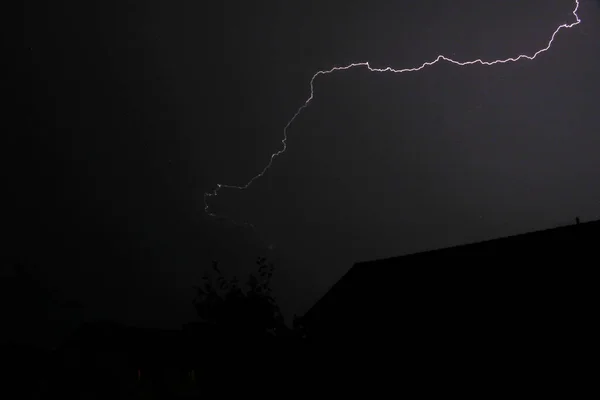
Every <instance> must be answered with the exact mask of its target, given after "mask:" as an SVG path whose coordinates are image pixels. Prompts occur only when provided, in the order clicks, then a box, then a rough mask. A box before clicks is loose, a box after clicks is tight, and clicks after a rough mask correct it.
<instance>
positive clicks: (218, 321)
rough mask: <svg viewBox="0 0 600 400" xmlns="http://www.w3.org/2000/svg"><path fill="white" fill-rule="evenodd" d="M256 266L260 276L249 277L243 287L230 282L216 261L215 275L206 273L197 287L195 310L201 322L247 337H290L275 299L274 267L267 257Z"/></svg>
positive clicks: (259, 259)
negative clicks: (286, 334) (273, 287)
mask: <svg viewBox="0 0 600 400" xmlns="http://www.w3.org/2000/svg"><path fill="white" fill-rule="evenodd" d="M256 264H257V265H258V273H257V274H254V273H252V274H250V275H249V277H248V280H247V282H246V284H245V285H243V286H240V283H239V281H238V279H237V277H235V276H234V277H233V278H231V279H227V278H226V277H225V276H223V274H222V272H221V271H220V269H219V261H217V260H214V261H213V265H212V270H213V272H214V274H211V273H205V275H204V277H203V278H202V282H201V284H200V286H194V289H195V290H196V297H195V299H194V307H195V309H196V313H197V315H198V317H199V318H200V320H201V321H203V322H206V323H210V324H215V325H219V326H221V327H225V328H231V329H234V330H235V331H236V332H238V333H243V334H247V335H262V334H265V333H268V334H271V335H282V334H285V333H289V329H288V328H287V327H286V326H285V324H284V319H283V315H282V313H281V311H280V309H279V306H278V305H277V302H276V300H275V298H274V297H273V291H272V287H271V279H272V276H273V270H274V265H273V263H271V262H268V261H267V259H266V258H265V257H258V258H257V260H256ZM215 274H216V276H214V275H215Z"/></svg>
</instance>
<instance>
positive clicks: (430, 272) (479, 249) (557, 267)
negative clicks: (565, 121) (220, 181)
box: [302, 221, 600, 340]
mask: <svg viewBox="0 0 600 400" xmlns="http://www.w3.org/2000/svg"><path fill="white" fill-rule="evenodd" d="M598 239H600V221H594V222H588V223H577V224H574V225H569V226H563V227H558V228H553V229H546V230H542V231H536V232H530V233H525V234H519V235H514V236H509V237H504V238H499V239H494V240H488V241H483V242H479V243H472V244H466V245H460V246H455V247H449V248H443V249H438V250H432V251H425V252H421V253H416V254H408V255H404V256H400V257H393V258H387V259H381V260H375V261H367V262H359V263H356V264H354V266H352V268H350V270H349V271H348V272H347V273H346V274H345V275H344V276H343V277H342V278H341V279H340V280H339V281H338V282H337V283H335V284H334V285H333V286H332V287H331V289H330V290H329V291H328V292H327V293H326V294H325V295H324V296H323V297H322V298H321V299H320V300H319V301H317V303H315V305H314V306H313V307H312V308H311V309H309V310H308V312H307V313H306V314H305V315H304V316H303V317H302V322H303V324H304V326H305V327H306V329H307V332H311V334H312V336H313V337H320V338H326V337H329V338H338V339H339V337H342V336H343V337H348V338H350V337H353V338H354V339H352V340H355V339H356V337H357V335H359V333H358V332H360V335H359V336H360V337H369V335H370V333H369V332H367V331H368V329H367V328H365V326H367V325H368V326H378V327H380V328H379V329H383V328H382V326H386V327H388V328H389V327H390V326H393V325H394V323H396V322H397V321H398V319H400V320H402V321H403V326H407V325H411V326H412V325H414V324H421V325H422V326H429V324H435V322H433V321H438V322H439V321H441V320H444V321H446V322H448V321H449V320H450V319H451V320H452V321H454V322H453V323H457V322H456V321H462V322H461V324H463V325H461V326H466V325H464V324H467V325H468V324H471V323H472V321H474V320H477V319H479V318H484V319H485V318H488V317H489V318H491V317H490V316H491V315H494V316H495V317H494V318H496V320H501V319H502V318H508V315H510V316H511V319H510V321H513V322H514V321H515V320H519V321H527V318H528V317H527V316H526V315H530V314H531V313H534V312H533V311H532V310H533V309H534V308H535V309H536V310H537V311H535V313H537V316H538V317H540V318H541V316H542V315H545V316H546V317H549V315H550V314H549V313H551V312H555V313H556V314H555V316H557V318H558V315H562V316H563V317H565V318H566V315H567V314H561V312H558V311H557V310H564V309H565V307H567V308H569V307H570V308H571V311H570V313H569V316H570V317H569V318H571V317H573V318H574V316H575V315H579V314H578V313H582V312H583V310H584V309H587V307H588V305H587V304H591V303H587V301H588V300H589V298H588V296H591V293H592V289H593V286H594V283H593V282H595V280H593V279H592V277H593V276H594V275H595V270H596V265H598V260H597V258H598V254H599V253H598V251H597V248H598V247H597V246H598V244H600V242H599V240H598ZM550 310H553V311H550ZM535 313H534V314H535ZM399 315H401V317H399ZM450 315H452V317H450ZM424 316H428V318H429V319H428V320H427V321H425V320H423V318H425V317H424ZM536 318H537V317H536ZM394 321H395V322H394ZM506 321H509V320H506ZM513 322H510V323H513ZM390 324H391V325H390ZM365 329H367V331H365ZM394 329H395V328H394ZM432 329H433V328H432ZM336 340H337V339H336ZM348 340H350V339H348Z"/></svg>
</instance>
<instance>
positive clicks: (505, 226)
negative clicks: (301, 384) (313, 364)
mask: <svg viewBox="0 0 600 400" xmlns="http://www.w3.org/2000/svg"><path fill="white" fill-rule="evenodd" d="M223 3H224V4H220V5H216V4H209V3H207V4H205V3H202V2H197V1H193V2H192V1H163V2H158V1H154V0H152V1H123V2H119V3H118V4H107V3H106V2H103V3H100V4H97V5H96V4H93V5H92V4H88V3H87V2H86V3H85V4H83V3H82V2H75V1H67V2H65V1H62V2H53V3H51V4H46V5H44V6H41V5H39V4H38V2H32V1H25V2H23V3H22V6H21V5H19V6H21V7H24V9H23V8H18V7H19V6H15V5H13V6H12V7H14V8H15V9H14V10H11V11H14V12H12V13H9V12H7V13H6V15H5V17H4V18H6V19H7V20H8V21H6V22H10V24H4V29H5V30H6V35H4V36H5V38H7V39H5V40H6V43H5V46H6V49H7V50H6V51H5V52H4V56H5V57H6V59H7V60H9V62H7V63H4V65H3V68H6V71H5V73H4V74H3V75H4V82H3V94H4V96H5V97H6V98H7V99H8V101H9V104H10V106H9V107H8V108H5V109H4V111H5V113H6V115H5V118H4V120H5V125H4V126H5V128H4V129H3V135H2V140H3V144H2V152H3V157H2V159H3V163H4V164H5V165H4V166H3V170H4V171H5V175H6V178H5V179H4V184H5V187H6V188H7V189H8V190H7V192H6V193H7V195H5V196H4V197H8V199H9V201H8V202H7V203H5V205H4V207H3V210H4V216H3V221H4V222H3V227H4V230H5V231H6V232H7V233H8V235H4V236H5V237H6V239H4V240H5V246H6V247H5V248H6V250H5V252H4V255H3V258H4V260H3V263H4V265H3V268H4V269H6V268H8V266H9V265H10V264H11V263H14V262H24V263H27V264H30V265H35V266H36V267H35V270H36V271H37V272H36V273H37V274H38V275H39V279H41V280H42V281H43V282H44V284H45V285H47V286H48V287H49V288H51V289H52V290H53V291H55V292H57V293H60V294H61V296H63V297H65V298H70V299H76V300H77V301H79V302H81V303H82V304H83V305H84V311H81V312H79V313H78V315H79V316H78V317H73V318H82V317H81V316H82V315H83V316H85V318H97V317H107V318H112V319H116V320H119V321H123V322H126V323H130V324H136V325H145V326H162V327H176V326H179V325H180V324H181V323H182V322H186V321H188V320H191V319H192V318H193V317H194V314H193V311H194V310H193V307H192V305H191V300H192V298H193V295H194V293H193V291H192V289H191V287H192V285H194V284H195V283H197V282H198V281H199V279H200V278H201V276H202V274H203V272H204V271H205V270H207V269H208V268H209V267H210V261H211V260H212V259H221V260H222V269H223V270H224V271H226V273H227V274H237V275H238V276H243V275H244V274H247V273H248V272H250V271H251V270H253V269H254V267H255V265H254V260H255V258H256V256H257V255H262V254H264V253H265V251H266V250H265V248H266V246H267V245H272V250H269V251H268V253H269V255H270V256H271V257H272V259H273V260H274V261H275V262H276V266H277V269H276V270H275V276H274V282H275V290H276V295H277V297H278V299H279V301H280V304H281V306H282V308H283V310H284V312H285V313H286V314H287V316H288V318H290V317H291V315H292V313H298V314H302V313H304V312H305V311H306V310H307V309H308V308H309V307H310V306H311V305H312V304H313V303H314V302H315V301H316V300H317V299H318V298H319V297H320V296H322V295H323V294H324V293H325V291H326V290H327V289H328V288H329V287H330V286H331V285H332V284H333V283H335V282H336V281H337V280H338V279H339V278H340V277H341V275H342V274H343V273H344V272H346V271H347V270H348V268H350V267H351V266H352V264H353V263H354V262H356V261H362V260H371V259H376V258H382V257H391V256H398V255H402V254H406V253H412V252H417V251H423V250H428V249H434V248H439V247H445V246H452V245H457V244H463V243H468V242H474V241H480V240H484V239H490V238H495V237H500V236H506V235H511V234H516V233H522V232H527V231H532V230H539V229H545V228H550V227H555V226H559V225H565V224H570V223H573V222H574V219H575V217H576V216H579V217H580V218H581V219H582V221H585V220H592V219H598V218H600V185H598V184H597V182H598V176H599V175H600V157H598V152H599V151H600V131H599V128H598V126H599V125H600V113H599V112H598V103H597V94H598V93H600V74H599V73H598V71H600V41H599V40H598V38H599V37H600V7H599V5H600V4H599V2H595V1H582V3H581V7H580V10H579V16H580V18H581V19H582V23H581V24H580V25H579V26H576V27H574V28H572V29H566V30H562V31H561V32H560V33H559V35H557V37H556V40H555V42H554V43H553V46H552V48H551V49H550V50H549V51H548V52H546V53H544V54H542V55H540V56H538V58H537V59H535V60H534V61H528V60H523V61H519V62H517V63H512V64H501V65H495V66H491V67H484V66H480V65H474V66H467V67H459V66H456V65H452V64H449V63H445V62H441V63H438V64H436V65H434V66H432V67H429V68H426V69H424V70H422V71H419V72H410V73H402V74H392V73H372V72H369V71H368V70H367V69H366V68H354V69H351V70H348V71H343V72H336V73H334V74H330V75H325V76H320V77H318V78H317V79H316V80H315V98H314V100H313V101H312V102H311V104H310V106H309V107H308V108H307V109H305V110H304V111H303V112H302V113H301V115H300V116H299V117H298V118H297V119H296V120H295V121H294V123H293V124H292V126H291V127H290V129H289V131H288V134H289V138H288V142H287V143H288V150H287V151H286V152H285V153H284V154H283V155H281V156H280V157H278V158H276V159H275V160H274V162H273V165H272V168H271V169H270V170H269V171H268V173H267V174H265V176H264V177H262V178H261V179H259V180H257V181H255V183H254V184H253V185H252V186H251V187H250V188H249V189H248V190H246V191H237V190H225V189H224V190H222V191H220V192H219V196H217V197H214V198H210V200H209V204H210V206H211V211H213V212H215V213H218V214H222V215H227V216H230V217H233V218H235V219H237V220H240V221H250V222H251V223H253V224H254V225H255V226H256V229H257V232H253V231H252V230H251V229H249V228H243V227H239V226H236V225H233V224H231V223H229V222H227V220H224V219H218V218H210V217H208V216H207V215H206V214H205V212H204V200H203V195H204V193H205V192H208V191H210V190H212V189H214V187H215V186H216V185H217V184H218V183H221V184H230V185H243V184H245V183H246V182H248V181H249V180H250V179H251V178H252V177H253V176H254V175H255V174H257V173H258V172H260V171H261V170H262V169H263V168H264V166H265V165H266V164H267V162H268V160H269V157H270V156H271V154H272V153H274V152H276V151H277V150H279V149H280V148H281V139H282V138H283V127H284V126H285V125H286V124H287V122H288V121H289V120H290V118H291V117H292V116H293V115H294V113H295V112H296V110H297V109H298V108H299V107H300V106H301V105H302V104H303V103H304V101H305V100H306V99H307V98H308V96H309V95H310V86H309V82H310V79H311V77H312V76H313V74H314V73H315V72H316V71H318V70H321V69H329V68H331V67H333V66H336V65H339V66H341V65H346V64H349V63H352V62H361V61H369V62H370V64H371V66H372V67H377V68H383V67H387V66H391V67H394V68H405V67H414V66H418V65H421V64H422V63H423V62H425V61H431V60H434V59H435V58H436V57H437V56H438V55H439V54H444V55H447V56H448V57H452V58H454V59H457V60H461V61H463V60H464V61H466V60H470V59H475V58H482V59H484V60H493V59H498V58H508V57H514V56H517V55H519V54H522V53H525V54H533V53H535V51H537V50H539V49H541V48H543V47H545V46H546V45H547V43H548V40H549V39H550V37H551V35H552V33H553V32H554V30H555V29H556V28H557V27H558V26H559V25H561V24H564V23H571V22H574V17H573V15H572V11H573V9H574V1H571V0H528V1H522V0H510V1H509V0H507V1H502V2H482V1H479V0H457V1H452V2H446V1H434V0H427V1H425V0H423V1H408V0H398V1H393V2H392V1H379V2H378V1H368V2H367V1H363V2H357V1H339V0H336V1H303V2H286V1H274V0H266V1H261V2H259V3H260V4H257V3H253V2H247V1H237V0H236V1H228V2H223ZM11 16H14V18H13V17H11ZM23 16H24V17H23ZM23 22H24V23H23ZM61 318H62V317H61Z"/></svg>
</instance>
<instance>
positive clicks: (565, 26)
mask: <svg viewBox="0 0 600 400" xmlns="http://www.w3.org/2000/svg"><path fill="white" fill-rule="evenodd" d="M578 10H579V0H575V9H574V10H573V16H574V17H575V22H572V23H570V24H562V25H560V26H559V27H558V28H556V30H555V31H554V33H553V34H552V36H551V37H550V40H549V41H548V45H547V46H546V47H544V48H542V49H540V50H538V51H536V52H535V53H534V54H533V55H526V54H521V55H519V56H517V57H510V58H506V59H503V60H493V61H484V60H481V59H476V60H471V61H457V60H454V59H452V58H450V57H446V56H444V55H439V56H437V58H436V59H435V60H433V61H427V62H424V63H423V64H421V65H420V66H418V67H412V68H403V69H394V68H392V67H387V68H373V67H371V65H370V64H369V62H368V61H365V62H357V63H352V64H348V65H345V66H340V67H333V68H331V69H327V70H322V71H317V72H316V73H315V74H314V75H313V76H312V78H311V80H310V96H309V97H308V99H306V101H305V102H304V104H302V106H300V108H298V110H297V111H296V113H295V114H294V115H293V116H292V118H291V119H290V120H289V121H288V123H287V124H286V125H285V127H284V128H283V139H282V140H281V143H282V144H283V147H282V148H281V150H279V151H277V152H275V153H273V154H271V158H270V159H269V162H268V164H267V165H266V166H265V167H264V168H263V170H262V171H261V172H259V173H258V174H257V175H255V176H254V177H253V178H252V179H250V180H249V181H248V182H247V183H246V184H245V185H242V186H235V185H224V184H217V186H216V188H215V189H213V190H212V191H210V192H206V193H204V211H205V212H206V213H207V214H208V215H209V216H210V217H219V216H218V215H217V214H215V213H212V212H210V211H209V206H208V198H209V197H215V196H217V195H218V193H219V191H220V190H221V189H237V190H246V189H248V187H250V185H252V183H253V182H254V181H255V180H257V179H258V178H260V177H262V176H263V175H264V174H265V173H266V172H267V171H268V170H269V168H271V165H272V164H273V160H274V159H275V157H278V156H280V155H281V154H283V153H284V152H285V151H286V149H287V143H286V142H287V138H288V137H287V132H288V129H289V127H290V126H291V125H292V124H293V122H294V120H295V119H296V118H297V117H298V116H299V115H300V113H302V111H304V109H306V108H307V107H308V106H309V104H310V102H311V101H312V100H313V98H314V84H315V79H316V78H317V77H318V76H319V75H328V74H332V73H334V72H337V71H345V70H348V69H350V68H356V67H366V68H367V69H368V70H369V71H371V72H393V73H403V72H416V71H420V70H422V69H424V68H426V67H430V66H432V65H434V64H437V63H438V62H441V61H446V62H449V63H452V64H456V65H459V66H461V67H463V66H466V65H473V64H481V65H486V66H489V65H496V64H506V63H509V62H517V61H519V60H523V59H527V60H533V59H535V58H536V57H537V56H538V55H540V54H542V53H544V52H546V51H548V50H549V49H550V47H552V43H553V42H554V38H555V37H556V35H557V34H558V32H560V31H561V30H562V29H570V28H572V27H574V26H576V25H579V24H580V23H581V19H580V18H579V16H578V15H577V11H578ZM232 222H234V221H232ZM236 224H237V225H239V223H236ZM243 225H247V226H250V227H251V228H252V229H254V225H252V224H251V223H249V222H244V223H243Z"/></svg>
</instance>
